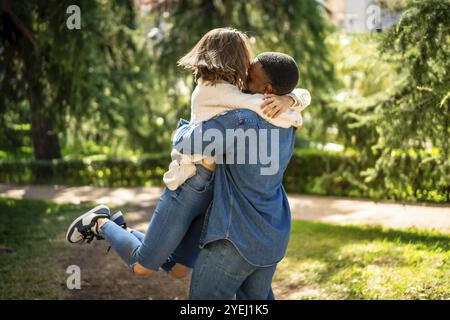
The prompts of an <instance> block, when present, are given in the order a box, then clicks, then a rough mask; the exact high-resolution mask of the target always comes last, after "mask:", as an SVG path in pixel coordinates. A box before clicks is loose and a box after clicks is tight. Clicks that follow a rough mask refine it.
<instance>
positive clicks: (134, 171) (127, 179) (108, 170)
mask: <svg viewBox="0 0 450 320" xmlns="http://www.w3.org/2000/svg"><path fill="white" fill-rule="evenodd" d="M391 161H393V162H394V164H393V165H395V166H397V167H398V168H399V169H401V170H407V169H408V168H409V170H411V171H414V172H415V174H414V176H413V178H411V176H405V177H404V179H397V180H396V183H395V184H387V185H388V186H389V187H388V188H385V185H386V181H388V180H389V177H384V179H386V181H384V180H382V179H377V180H370V181H366V179H367V177H366V176H365V175H362V174H358V172H364V170H365V168H363V167H361V164H360V162H359V159H358V156H357V155H356V154H355V155H349V154H345V153H341V152H339V153H338V152H326V151H321V150H317V149H297V150H296V151H295V152H294V155H293V156H292V159H291V161H290V163H289V166H288V168H287V170H286V173H285V179H284V186H285V188H286V191H288V192H296V193H305V194H317V195H334V196H351V197H368V198H374V199H395V200H404V201H431V202H450V200H449V197H450V194H449V190H450V186H449V185H445V184H436V182H435V181H436V180H433V179H432V175H431V172H433V171H434V170H435V169H436V163H435V162H434V161H433V159H429V160H428V161H426V162H425V165H424V163H423V159H421V158H420V157H419V156H417V155H413V154H409V155H408V154H405V153H403V154H398V155H393V156H392V157H391ZM169 162H170V158H169V156H168V155H167V153H164V154H152V155H147V156H145V157H142V158H141V159H140V160H138V161H133V160H129V159H103V160H51V161H36V160H15V161H11V160H3V161H0V182H3V183H17V184H61V185H73V186H76V185H92V186H99V187H137V186H144V185H162V177H163V174H164V172H165V171H166V170H167V166H168V164H169Z"/></svg>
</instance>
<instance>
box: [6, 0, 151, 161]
mask: <svg viewBox="0 0 450 320" xmlns="http://www.w3.org/2000/svg"><path fill="white" fill-rule="evenodd" d="M72 4H76V5H78V6H79V7H80V8H81V29H80V30H77V29H74V30H69V29H68V27H67V25H66V20H67V19H68V18H69V14H68V13H66V10H67V8H68V7H69V6H70V5H72ZM134 20H135V17H134V8H133V1H132V0H117V1H111V2H106V1H101V0H97V1H91V0H81V1H65V0H62V1H60V0H34V1H9V0H2V1H1V2H0V39H1V42H0V79H1V83H2V86H1V94H0V97H1V98H0V99H1V101H0V108H1V109H0V118H1V121H2V123H3V125H4V126H2V129H3V130H4V131H7V129H8V122H9V121H11V119H12V118H14V117H13V116H12V115H16V116H15V118H16V119H17V120H18V121H20V122H27V123H30V124H31V136H32V142H33V143H32V144H33V150H34V156H35V158H36V159H54V158H60V157H61V147H60V137H61V136H63V135H64V134H65V133H66V129H67V128H68V127H69V126H70V123H74V128H73V130H74V131H75V134H81V132H80V131H81V129H82V124H83V122H84V121H87V122H89V123H90V129H89V130H88V131H89V132H90V133H91V134H95V135H97V136H99V135H100V136H102V137H103V140H104V141H106V140H107V138H108V133H110V132H111V130H110V128H115V127H117V126H118V125H119V124H124V123H126V121H127V120H126V119H127V117H126V116H127V114H128V113H127V112H124V111H125V110H127V109H128V110H130V109H132V108H133V107H135V106H136V105H137V104H138V105H146V106H148V101H145V99H146V98H147V95H146V94H145V92H146V87H147V86H145V85H142V83H144V82H146V81H147V80H146V79H147V78H148V73H147V72H146V70H145V65H146V63H147V64H148V63H149V60H148V55H147V52H146V51H144V50H143V49H142V48H140V47H139V45H138V43H139V39H138V38H136V35H135V34H134V33H133V28H134ZM139 88H142V89H139ZM142 93H143V94H142ZM139 97H141V98H139ZM141 108H142V107H141ZM17 115H20V117H19V118H18V117H17ZM123 115H125V116H123ZM9 124H11V123H9ZM0 130H1V129H0Z"/></svg>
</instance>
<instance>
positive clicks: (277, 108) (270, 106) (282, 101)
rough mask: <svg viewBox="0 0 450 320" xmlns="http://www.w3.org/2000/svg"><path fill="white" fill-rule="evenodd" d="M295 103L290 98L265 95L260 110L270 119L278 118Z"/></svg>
mask: <svg viewBox="0 0 450 320" xmlns="http://www.w3.org/2000/svg"><path fill="white" fill-rule="evenodd" d="M294 103H295V101H294V99H293V98H291V97H290V96H277V95H276V94H265V95H264V97H263V103H262V104H261V110H262V111H263V113H264V114H265V115H266V116H267V117H268V118H271V119H274V118H276V117H278V116H279V115H280V114H282V113H283V112H285V111H287V110H289V108H290V107H291V106H292V105H293V104H294Z"/></svg>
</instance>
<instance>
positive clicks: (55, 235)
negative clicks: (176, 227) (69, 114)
mask: <svg viewBox="0 0 450 320" xmlns="http://www.w3.org/2000/svg"><path fill="white" fill-rule="evenodd" d="M88 207H90V206H80V205H60V204H55V203H53V202H47V201H37V200H36V201H32V200H12V199H4V198H0V299H36V298H38V299H58V298H63V294H64V286H65V280H66V277H67V276H68V275H67V274H65V273H64V272H62V271H61V270H62V269H61V266H60V265H59V259H60V258H61V256H63V255H65V254H68V251H67V250H69V247H68V246H66V245H65V244H64V233H65V230H66V227H67V226H68V224H69V223H70V221H71V220H72V219H73V218H74V217H75V216H77V215H79V214H80V212H82V211H84V210H85V209H87V208H88ZM449 249H450V235H443V234H438V233H430V232H422V231H418V230H406V231H398V230H384V229H380V228H372V227H347V226H337V225H332V224H324V223H314V222H306V221H294V222H293V226H292V235H291V240H290V245H289V249H288V254H287V256H286V257H285V259H284V260H283V261H282V262H281V263H280V264H279V267H278V269H277V273H276V275H275V282H274V287H275V290H276V292H278V298H289V299H450V265H449V262H450V251H449ZM69 252H70V251H69ZM280 293H281V294H280Z"/></svg>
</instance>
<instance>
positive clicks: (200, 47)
mask: <svg viewBox="0 0 450 320" xmlns="http://www.w3.org/2000/svg"><path fill="white" fill-rule="evenodd" d="M252 58H253V57H252V49H251V45H250V41H249V39H248V37H247V36H246V35H245V34H244V33H242V32H240V31H238V30H236V29H232V28H218V29H213V30H211V31H209V32H208V33H207V34H205V35H204V36H203V37H202V38H201V39H200V41H199V42H198V43H197V44H196V45H195V46H194V48H192V50H191V51H189V53H188V54H186V55H185V56H184V57H182V58H181V59H180V60H179V61H178V65H179V66H182V67H184V68H185V69H188V70H191V71H193V72H194V75H195V80H198V79H199V78H201V79H203V80H205V81H209V82H211V83H212V84H214V83H215V82H217V81H219V80H225V81H227V82H229V83H231V84H233V85H236V86H237V87H238V88H239V89H243V88H244V87H245V82H246V77H247V70H248V68H249V67H250V64H251V62H252Z"/></svg>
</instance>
